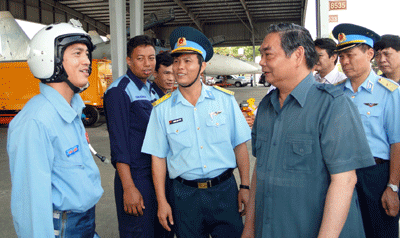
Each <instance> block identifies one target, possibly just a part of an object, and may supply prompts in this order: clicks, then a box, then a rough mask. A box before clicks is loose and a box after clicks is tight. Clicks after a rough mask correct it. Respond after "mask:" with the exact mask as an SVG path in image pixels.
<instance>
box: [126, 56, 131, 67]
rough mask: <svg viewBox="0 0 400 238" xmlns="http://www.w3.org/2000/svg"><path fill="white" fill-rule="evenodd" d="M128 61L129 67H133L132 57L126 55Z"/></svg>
mask: <svg viewBox="0 0 400 238" xmlns="http://www.w3.org/2000/svg"><path fill="white" fill-rule="evenodd" d="M126 63H127V64H128V66H129V68H130V67H131V57H129V56H127V57H126Z"/></svg>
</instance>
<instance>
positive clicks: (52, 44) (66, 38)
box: [28, 19, 94, 93]
mask: <svg viewBox="0 0 400 238" xmlns="http://www.w3.org/2000/svg"><path fill="white" fill-rule="evenodd" d="M75 43H83V44H85V45H86V46H87V47H88V50H89V60H90V62H92V51H93V50H94V46H93V43H92V41H91V38H90V36H89V34H88V33H86V32H85V31H84V30H83V29H82V24H81V23H80V22H79V21H78V20H74V19H71V20H70V22H69V23H57V24H52V25H49V26H46V27H44V28H43V29H41V30H40V31H39V32H38V33H36V35H35V36H34V37H33V38H32V40H31V42H30V43H29V55H28V65H29V68H30V70H31V72H32V74H33V76H35V78H38V79H40V80H41V81H42V82H43V83H57V82H63V81H65V82H67V84H68V85H69V86H70V87H71V89H72V90H73V91H74V92H75V93H77V92H80V91H83V90H85V89H86V88H87V87H84V88H78V87H76V86H74V85H73V84H72V83H71V82H70V81H69V80H68V75H67V74H66V72H65V70H64V67H63V64H62V61H63V54H64V51H65V49H66V48H67V47H68V46H70V45H72V44H75ZM91 69H92V67H91V63H90V67H89V74H90V73H91ZM87 86H88V85H87Z"/></svg>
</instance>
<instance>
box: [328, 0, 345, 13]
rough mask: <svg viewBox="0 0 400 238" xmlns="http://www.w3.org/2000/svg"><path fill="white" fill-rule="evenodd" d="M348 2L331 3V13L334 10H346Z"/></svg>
mask: <svg viewBox="0 0 400 238" xmlns="http://www.w3.org/2000/svg"><path fill="white" fill-rule="evenodd" d="M346 9H347V1H342V0H340V1H329V11H332V10H346Z"/></svg>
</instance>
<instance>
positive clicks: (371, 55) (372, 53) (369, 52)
mask: <svg viewBox="0 0 400 238" xmlns="http://www.w3.org/2000/svg"><path fill="white" fill-rule="evenodd" d="M366 54H367V57H368V59H369V61H370V62H371V60H372V59H373V58H374V56H375V51H374V49H373V48H369V49H368V50H367V52H366Z"/></svg>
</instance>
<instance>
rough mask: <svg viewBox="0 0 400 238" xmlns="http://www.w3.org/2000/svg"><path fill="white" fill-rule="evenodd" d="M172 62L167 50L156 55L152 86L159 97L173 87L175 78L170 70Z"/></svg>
mask: <svg viewBox="0 0 400 238" xmlns="http://www.w3.org/2000/svg"><path fill="white" fill-rule="evenodd" d="M173 62H174V59H173V58H172V56H171V54H170V53H168V52H162V53H159V54H158V55H157V56H156V68H155V71H154V73H153V76H154V82H153V83H154V85H153V87H154V89H155V90H156V92H157V94H158V95H159V96H160V97H162V96H164V95H165V94H166V93H167V92H168V91H171V90H172V89H173V87H174V83H175V78H174V75H173V72H172V63H173Z"/></svg>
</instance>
